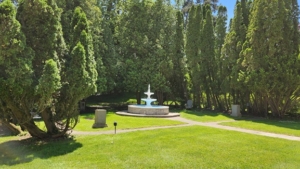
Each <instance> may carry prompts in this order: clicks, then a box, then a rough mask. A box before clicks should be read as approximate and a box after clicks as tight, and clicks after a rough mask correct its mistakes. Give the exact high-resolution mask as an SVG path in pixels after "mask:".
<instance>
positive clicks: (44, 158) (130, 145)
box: [0, 126, 300, 169]
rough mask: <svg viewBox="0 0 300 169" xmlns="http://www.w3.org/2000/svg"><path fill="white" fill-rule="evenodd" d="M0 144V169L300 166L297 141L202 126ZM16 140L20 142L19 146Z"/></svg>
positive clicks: (291, 168) (299, 147)
mask: <svg viewBox="0 0 300 169" xmlns="http://www.w3.org/2000/svg"><path fill="white" fill-rule="evenodd" d="M113 139H114V142H113V143H112V140H113ZM0 140H1V139H0ZM0 143H1V144H0V150H1V148H3V147H4V146H7V147H8V148H11V149H12V150H13V151H14V152H13V153H12V154H11V155H9V156H7V155H5V156H3V155H2V156H0V168H25V169H26V168H30V169H31V168H38V167H43V168H45V169H46V168H103V169H105V168H109V169H114V168H180V169H181V168H189V169H190V168H245V169H247V168H264V169H268V168H289V169H294V168H295V169H296V168H298V167H299V166H300V152H299V149H300V144H299V142H296V141H288V140H283V139H276V138H268V137H263V136H256V135H250V134H245V133H239V132H235V131H225V130H222V129H214V128H208V127H201V126H192V127H180V128H172V129H159V130H153V131H137V132H131V133H123V134H117V135H115V136H113V135H98V136H78V137H76V140H75V141H62V142H56V143H47V144H43V145H38V144H35V145H32V144H30V145H26V144H25V145H24V144H21V143H16V142H14V144H15V145H12V146H14V147H9V146H10V145H9V144H10V142H4V143H3V142H1V141H0ZM16 144H20V145H19V146H18V148H15V147H16ZM70 145H73V146H70ZM69 146H70V147H69ZM64 152H65V153H64ZM20 155H23V156H24V157H26V158H25V159H22V158H21V157H20Z"/></svg>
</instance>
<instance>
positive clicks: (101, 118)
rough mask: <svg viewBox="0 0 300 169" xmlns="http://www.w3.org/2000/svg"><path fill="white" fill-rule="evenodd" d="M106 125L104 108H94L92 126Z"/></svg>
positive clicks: (101, 126)
mask: <svg viewBox="0 0 300 169" xmlns="http://www.w3.org/2000/svg"><path fill="white" fill-rule="evenodd" d="M103 127H107V124H106V110H105V109H96V110H95V123H94V124H93V128H103Z"/></svg>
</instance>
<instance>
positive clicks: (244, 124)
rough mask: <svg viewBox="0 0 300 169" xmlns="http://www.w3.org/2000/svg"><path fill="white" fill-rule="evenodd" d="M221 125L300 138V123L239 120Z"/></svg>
mask: <svg viewBox="0 0 300 169" xmlns="http://www.w3.org/2000/svg"><path fill="white" fill-rule="evenodd" d="M220 124H222V125H226V126H233V127H239V128H245V129H252V130H259V131H266V132H272V133H278V134H286V135H292V136H300V132H299V131H300V122H293V121H279V120H251V121H250V120H239V121H235V122H223V123H220Z"/></svg>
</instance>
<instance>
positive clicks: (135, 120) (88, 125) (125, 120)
mask: <svg viewBox="0 0 300 169" xmlns="http://www.w3.org/2000/svg"><path fill="white" fill-rule="evenodd" d="M114 122H117V123H118V126H117V129H119V130H120V129H132V128H145V127H154V126H171V125H179V124H184V123H182V122H179V121H174V120H168V119H167V118H148V117H144V118H143V117H129V116H120V115H116V114H115V113H114V112H108V113H107V115H106V124H107V125H108V127H105V128H97V129H93V128H92V126H93V124H94V113H89V114H82V115H80V121H79V123H78V124H77V126H76V127H75V129H74V130H78V131H107V130H114V125H113V123H114Z"/></svg>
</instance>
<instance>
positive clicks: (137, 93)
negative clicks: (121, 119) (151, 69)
mask: <svg viewBox="0 0 300 169" xmlns="http://www.w3.org/2000/svg"><path fill="white" fill-rule="evenodd" d="M135 98H136V103H137V104H141V92H140V91H136V92H135Z"/></svg>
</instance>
